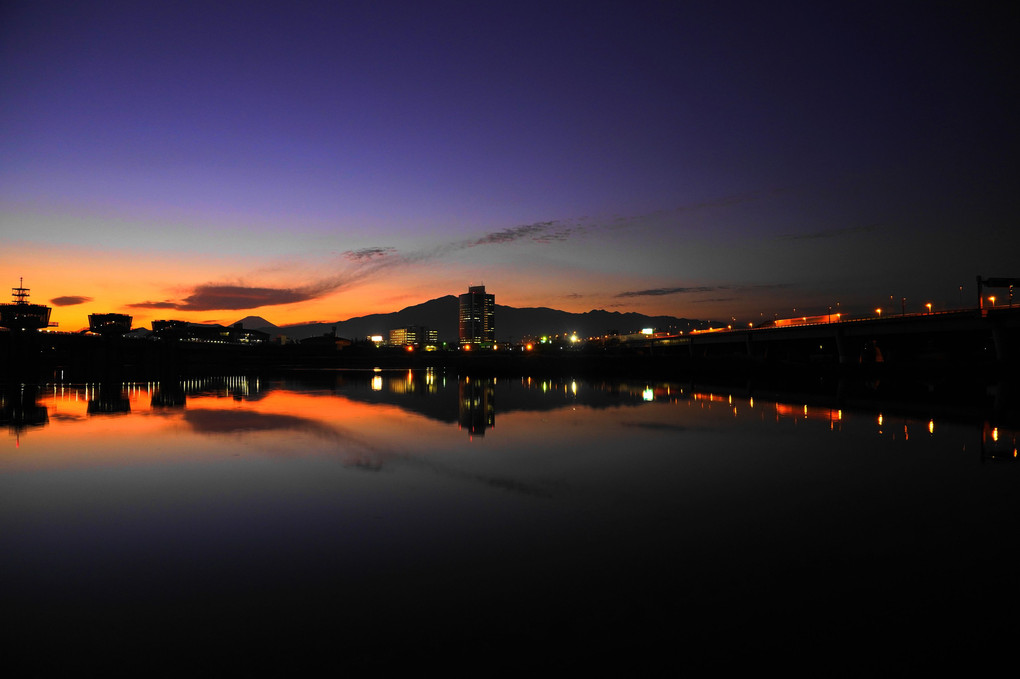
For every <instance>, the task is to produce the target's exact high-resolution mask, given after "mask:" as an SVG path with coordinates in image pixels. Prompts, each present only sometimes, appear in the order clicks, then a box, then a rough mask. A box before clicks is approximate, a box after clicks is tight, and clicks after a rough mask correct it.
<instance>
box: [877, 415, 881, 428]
mask: <svg viewBox="0 0 1020 679" xmlns="http://www.w3.org/2000/svg"><path fill="white" fill-rule="evenodd" d="M878 426H880V427H881V426H882V413H879V414H878Z"/></svg>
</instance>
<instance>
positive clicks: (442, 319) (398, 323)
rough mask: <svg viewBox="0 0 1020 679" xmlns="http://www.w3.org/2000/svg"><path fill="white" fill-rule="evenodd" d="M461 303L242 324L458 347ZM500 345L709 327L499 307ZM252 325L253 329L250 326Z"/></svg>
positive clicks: (291, 333)
mask: <svg viewBox="0 0 1020 679" xmlns="http://www.w3.org/2000/svg"><path fill="white" fill-rule="evenodd" d="M457 313H458V304H457V298H456V297H455V296H453V295H446V296H445V297H439V298H437V299H432V300H429V301H427V302H423V303H422V304H416V305H414V306H409V307H406V308H404V309H401V310H400V311H394V312H392V313H388V314H370V315H368V316H359V317H356V318H350V319H348V320H346V321H337V322H336V323H306V324H299V325H285V326H279V327H278V326H275V325H273V324H272V323H270V322H269V321H267V320H266V319H264V318H262V317H260V316H248V317H247V318H244V319H241V323H242V324H243V326H244V327H245V328H248V329H254V330H262V331H264V332H268V333H270V334H273V335H280V334H282V335H286V336H287V337H288V338H291V339H305V338H306V337H315V336H318V335H324V334H329V333H331V332H332V331H333V327H334V326H335V327H336V334H337V335H339V336H340V337H347V338H349V339H361V338H364V337H368V336H369V335H382V336H384V337H387V336H388V335H389V331H390V330H391V329H392V328H401V327H406V326H409V325H424V326H426V327H429V328H434V329H435V330H437V331H439V339H440V341H444V342H456V341H457ZM495 316H496V339H498V340H500V341H508V340H510V341H512V340H515V339H520V338H522V337H525V336H529V335H530V336H537V335H545V334H557V333H568V332H576V333H577V334H578V335H579V336H580V337H590V336H593V335H603V334H606V333H609V332H617V333H630V332H637V331H639V330H641V329H642V328H655V329H657V330H682V331H684V332H686V331H688V330H692V329H694V328H704V327H708V321H699V320H692V319H687V318H676V317H674V316H646V315H644V314H638V313H621V312H619V311H603V310H602V309H595V310H593V311H587V312H585V313H580V314H578V313H571V312H569V311H560V310H558V309H549V308H546V307H526V308H516V307H510V306H503V305H501V304H497V305H496V312H495ZM249 323H251V325H249Z"/></svg>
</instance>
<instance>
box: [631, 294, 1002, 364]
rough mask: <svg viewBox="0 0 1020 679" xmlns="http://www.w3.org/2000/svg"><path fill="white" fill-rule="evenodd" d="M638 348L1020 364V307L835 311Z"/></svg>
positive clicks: (857, 360) (792, 358)
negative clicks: (855, 314)
mask: <svg viewBox="0 0 1020 679" xmlns="http://www.w3.org/2000/svg"><path fill="white" fill-rule="evenodd" d="M784 321H785V322H784ZM632 346H646V347H649V348H651V349H653V350H654V348H656V347H662V348H665V347H673V348H674V349H673V350H674V351H675V350H678V349H682V348H686V350H687V352H689V354H690V356H691V358H694V359H697V358H707V357H722V356H731V357H732V356H743V357H748V358H753V359H759V360H766V361H773V360H774V361H789V362H795V363H804V362H809V363H834V364H839V365H854V364H868V363H888V364H909V363H931V362H936V363H958V364H960V365H968V364H974V363H982V364H985V363H992V364H1006V363H1010V364H1015V363H1017V362H1018V361H1020V306H1013V307H1010V306H1005V307H994V308H973V309H960V310H954V311H937V312H929V313H917V314H898V315H890V316H875V317H868V318H846V317H844V316H841V315H839V314H827V315H822V316H814V317H803V318H800V319H781V320H780V321H776V322H774V323H771V324H769V326H768V327H757V328H742V329H738V328H732V329H730V328H727V329H718V330H711V331H702V332H693V333H690V334H686V335H669V336H663V335H656V336H654V337H649V338H648V339H647V340H643V341H641V342H640V343H636V344H635V345H632Z"/></svg>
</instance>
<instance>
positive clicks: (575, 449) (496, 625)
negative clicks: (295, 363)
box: [0, 370, 1020, 675]
mask: <svg viewBox="0 0 1020 679" xmlns="http://www.w3.org/2000/svg"><path fill="white" fill-rule="evenodd" d="M988 393H990V392H988ZM3 399H4V413H5V414H4V422H6V424H7V428H8V436H7V438H6V439H3V446H2V453H0V498H2V499H0V502H2V508H3V511H2V518H0V554H2V557H0V559H2V561H0V563H2V568H0V582H2V587H3V590H2V591H3V601H2V603H3V610H4V611H5V617H6V618H7V627H8V628H9V631H8V637H7V638H8V640H9V643H10V644H11V646H10V648H12V649H15V653H24V654H25V655H26V657H31V658H32V661H33V663H35V665H36V667H37V668H39V669H40V671H42V670H47V671H48V670H50V669H56V668H59V667H66V666H69V665H70V666H88V665H90V664H91V665H95V664H96V663H99V664H100V665H102V666H112V665H111V663H116V662H117V661H118V659H119V660H121V661H123V660H124V658H125V657H126V656H125V655H124V654H125V653H129V654H130V657H132V658H137V660H133V661H132V662H138V663H141V665H140V667H149V668H156V667H166V666H170V665H172V664H174V663H175V662H178V661H182V659H187V662H188V663H192V666H194V663H200V664H201V666H203V667H206V668H211V669H217V668H218V669H220V670H223V671H224V672H227V673H229V672H230V671H231V670H236V669H238V668H240V667H244V666H248V665H255V666H262V667H270V666H273V665H276V666H279V667H281V668H287V667H297V666H301V665H303V664H306V663H307V665H308V666H309V667H335V668H344V667H357V668H383V669H385V668H396V667H398V666H404V665H405V664H418V665H419V666H421V667H426V666H429V667H446V666H449V667H458V668H468V669H471V668H474V669H477V670H481V671H485V672H488V671H489V670H491V669H493V668H496V667H516V668H523V669H528V668H530V669H538V668H553V669H570V668H580V667H602V668H609V667H619V668H623V669H652V668H655V669H659V668H673V669H676V668H691V669H694V668H698V669H708V670H717V671H718V670H722V669H723V668H726V667H737V666H739V665H740V664H741V663H765V662H769V663H773V664H776V663H779V664H781V666H783V667H785V668H788V669H790V668H797V669H800V670H804V671H805V673H812V674H814V673H816V672H817V673H818V674H823V675H835V674H844V673H846V674H856V673H868V672H869V670H883V669H884V670H889V672H890V673H891V672H892V671H894V670H895V671H899V670H909V669H912V668H913V669H916V668H917V667H919V666H920V665H922V664H928V663H930V664H933V665H942V664H943V663H949V662H965V663H969V664H968V665H967V666H968V667H971V668H976V667H979V666H980V665H979V664H978V663H980V662H983V659H985V658H991V657H993V656H994V655H995V654H996V653H997V652H998V651H997V650H996V649H1000V650H1001V649H1002V645H1004V644H1005V645H1007V646H1009V645H1011V644H1012V643H1013V640H1014V639H1015V638H1016V632H1017V622H1016V620H1017V617H1018V615H1017V613H1016V611H1017V604H1018V603H1020V588H1018V585H1017V577H1016V573H1015V571H1014V570H1013V569H1014V568H1015V567H1016V565H1017V562H1016V560H1015V557H1014V554H1013V552H1014V551H1015V543H1016V526H1015V524H1016V520H1017V517H1018V516H1020V493H1018V487H1020V486H1018V484H1020V465H1018V463H1017V462H1016V454H1017V453H1016V449H1017V427H1016V422H1017V417H1016V412H1015V409H1014V408H1012V407H1009V406H1007V407H1006V408H1005V410H1004V409H1003V408H1002V407H1001V405H1000V406H995V405H994V403H993V399H992V398H991V397H989V398H988V399H978V400H977V402H974V401H973V400H967V401H966V402H964V403H957V404H955V405H949V406H947V405H945V404H932V403H923V404H909V403H903V402H899V401H897V402H892V403H891V404H890V403H889V402H886V401H883V400H882V399H872V400H868V399H863V400H862V399H857V400H854V399H847V398H841V397H838V396H818V395H815V396H811V397H808V396H804V397H802V398H800V397H798V395H796V394H783V393H779V392H774V393H773V392H770V391H765V390H761V389H755V388H753V387H752V386H747V387H742V388H739V389H734V388H711V387H705V386H704V385H695V384H685V383H682V382H655V381H631V382H628V381H618V380H616V381H603V382H600V381H590V380H588V381H582V380H571V379H569V378H555V379H543V378H541V377H535V376H532V377H520V378H513V379H508V378H498V379H496V378H491V377H489V378H483V377H469V376H458V375H456V374H446V373H443V372H441V371H436V370H416V371H406V370H404V371H400V370H392V371H390V370H387V371H337V372H326V373H307V374H303V375H301V374H299V375H292V376H289V377H286V378H279V379H267V378H256V377H244V376H232V377H222V378H205V379H201V380H190V381H181V382H176V381H174V382H172V383H157V382H148V383H125V384H119V383H118V384H55V383H51V384H43V385H38V386H35V387H32V386H22V385H13V386H11V387H8V388H7V389H5V391H4V396H3ZM30 649H31V650H30ZM323 662H328V663H332V664H327V665H321V664H320V665H315V664H314V663H323ZM875 673H878V674H882V673H884V672H882V671H877V672H875Z"/></svg>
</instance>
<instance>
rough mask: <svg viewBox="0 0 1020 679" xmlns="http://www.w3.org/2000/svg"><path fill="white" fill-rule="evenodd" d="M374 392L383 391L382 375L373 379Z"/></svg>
mask: <svg viewBox="0 0 1020 679" xmlns="http://www.w3.org/2000/svg"><path fill="white" fill-rule="evenodd" d="M372 391H382V375H376V376H375V377H373V378H372Z"/></svg>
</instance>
